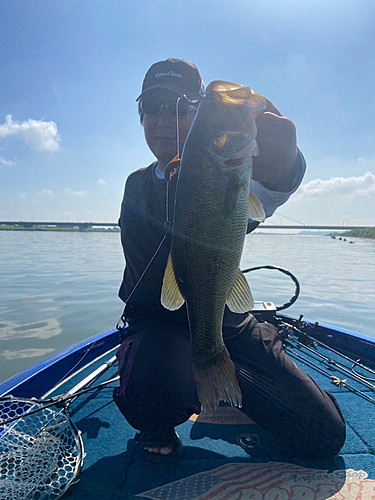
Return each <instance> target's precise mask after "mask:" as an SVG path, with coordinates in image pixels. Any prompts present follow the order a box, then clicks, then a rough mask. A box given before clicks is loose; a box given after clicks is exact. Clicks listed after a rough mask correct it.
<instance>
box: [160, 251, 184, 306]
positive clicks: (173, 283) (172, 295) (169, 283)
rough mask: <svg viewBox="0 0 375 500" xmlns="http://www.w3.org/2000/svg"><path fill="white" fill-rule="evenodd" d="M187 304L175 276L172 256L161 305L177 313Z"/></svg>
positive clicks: (165, 275) (168, 265)
mask: <svg viewBox="0 0 375 500" xmlns="http://www.w3.org/2000/svg"><path fill="white" fill-rule="evenodd" d="M184 302H185V299H184V298H183V296H182V294H181V292H180V288H179V286H178V284H177V280H176V276H175V274H174V269H173V264H172V257H171V254H169V256H168V260H167V265H166V268H165V271H164V278H163V286H162V289H161V303H162V305H163V306H164V307H165V308H166V309H169V310H170V311H176V310H177V309H180V307H181V306H182V305H183V303H184Z"/></svg>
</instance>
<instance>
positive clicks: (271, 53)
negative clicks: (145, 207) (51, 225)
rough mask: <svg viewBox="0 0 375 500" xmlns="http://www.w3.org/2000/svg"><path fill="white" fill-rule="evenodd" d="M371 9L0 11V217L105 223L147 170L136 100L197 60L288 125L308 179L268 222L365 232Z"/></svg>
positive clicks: (207, 6) (44, 7)
mask: <svg viewBox="0 0 375 500" xmlns="http://www.w3.org/2000/svg"><path fill="white" fill-rule="evenodd" d="M374 25H375V4H374V2H373V1H372V0H368V1H364V0H353V1H342V0H341V1H338V0H333V1H328V2H327V1H323V0H305V1H301V0H283V1H281V0H255V1H249V0H232V1H231V2H227V1H226V2H224V1H223V0H215V1H213V0H206V1H204V2H202V1H201V2H198V1H195V0H193V1H189V0H187V1H186V2H175V1H173V2H172V1H171V0H161V1H159V2H151V1H149V0H146V1H143V0H138V1H137V2H136V1H134V0H127V1H119V0H90V1H87V0H80V1H76V0H75V1H72V0H48V1H45V0H39V1H36V0H12V1H8V0H0V44H1V45H0V46H1V51H0V62H1V64H0V75H1V80H0V81H1V87H0V88H1V92H0V174H1V183H0V220H34V221H36V220H44V221H47V220H55V221H67V220H70V221H100V222H104V221H106V222H112V221H116V220H117V217H118V213H119V206H120V203H121V198H122V192H123V187H124V183H125V179H126V177H127V176H128V175H129V174H130V173H131V172H132V171H133V170H136V169H138V168H141V167H143V166H147V165H148V164H149V163H151V162H152V161H153V156H152V154H151V153H150V152H149V151H148V149H147V146H146V143H145V141H144V137H143V130H142V127H141V126H140V124H139V120H138V114H137V107H136V103H135V99H136V98H137V96H138V95H139V93H140V89H141V85H142V80H143V76H144V74H145V72H146V71H147V69H148V68H149V66H150V65H151V64H152V63H153V62H155V61H157V60H161V59H165V58H167V57H181V58H184V59H187V60H190V61H192V62H194V63H195V64H196V65H197V66H198V67H199V69H200V71H201V73H202V76H203V79H204V81H205V83H206V84H208V83H209V82H210V81H212V80H215V79H222V80H230V81H234V82H237V83H241V84H243V85H249V86H251V87H252V88H253V89H254V90H256V91H257V92H259V93H261V94H263V95H266V96H267V97H268V98H269V99H270V100H271V101H273V102H274V104H275V105H276V106H277V107H278V108H279V109H280V110H281V112H282V113H283V114H284V115H285V116H287V117H289V118H291V119H292V120H293V121H294V122H295V124H296V126H297V133H298V143H299V146H300V149H301V150H302V151H303V153H304V155H305V157H306V160H307V163H308V171H307V173H306V177H305V179H304V181H303V186H302V187H301V188H300V190H299V191H298V192H297V193H296V194H295V195H293V196H292V198H291V199H290V200H289V202H288V203H287V204H286V205H284V206H283V207H281V208H280V209H279V213H280V214H282V216H281V215H279V216H278V215H274V216H273V218H272V220H273V221H274V222H276V223H279V222H281V221H282V222H284V223H287V222H288V220H287V219H285V218H284V216H286V217H290V218H294V219H296V220H298V221H301V222H305V223H306V222H312V223H329V224H332V223H335V224H336V223H340V224H342V223H346V224H349V223H352V224H372V225H375V120H374V118H373V117H374V115H375V99H374V89H375V81H374V80H375V78H374V76H375V30H374V28H373V27H374Z"/></svg>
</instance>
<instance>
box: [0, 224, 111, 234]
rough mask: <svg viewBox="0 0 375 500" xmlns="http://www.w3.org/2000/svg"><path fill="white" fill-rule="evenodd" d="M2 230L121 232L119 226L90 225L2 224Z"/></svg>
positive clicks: (0, 227)
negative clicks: (84, 227) (85, 227)
mask: <svg viewBox="0 0 375 500" xmlns="http://www.w3.org/2000/svg"><path fill="white" fill-rule="evenodd" d="M0 231H58V232H62V231H63V232H66V231H69V232H74V233H82V232H84V233H119V232H120V228H119V227H113V228H112V227H111V228H99V227H98V228H94V227H88V228H87V229H84V230H82V229H80V228H79V227H53V226H32V227H22V226H8V225H7V226H5V225H0Z"/></svg>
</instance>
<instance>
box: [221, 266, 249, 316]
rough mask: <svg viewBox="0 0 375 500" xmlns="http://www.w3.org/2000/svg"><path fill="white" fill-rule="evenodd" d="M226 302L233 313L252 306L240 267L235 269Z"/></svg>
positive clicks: (244, 310) (246, 283) (246, 310)
mask: <svg viewBox="0 0 375 500" xmlns="http://www.w3.org/2000/svg"><path fill="white" fill-rule="evenodd" d="M226 304H227V306H228V307H229V309H230V310H231V311H232V312H234V313H244V312H248V311H251V309H252V308H253V307H254V300H253V296H252V294H251V290H250V287H249V283H248V282H247V279H246V278H245V275H244V274H243V272H242V271H241V270H240V269H238V271H237V274H236V277H235V279H234V282H233V285H232V288H231V289H230V292H229V295H228V297H227V302H226Z"/></svg>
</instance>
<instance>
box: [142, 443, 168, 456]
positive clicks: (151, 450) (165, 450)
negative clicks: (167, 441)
mask: <svg viewBox="0 0 375 500" xmlns="http://www.w3.org/2000/svg"><path fill="white" fill-rule="evenodd" d="M143 449H144V450H146V451H148V452H149V453H160V454H161V455H169V454H170V453H172V451H173V445H172V444H171V445H170V446H163V447H162V448H149V447H148V446H145V447H144V448H143Z"/></svg>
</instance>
